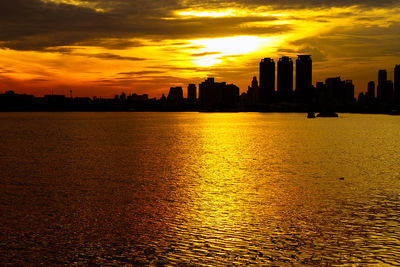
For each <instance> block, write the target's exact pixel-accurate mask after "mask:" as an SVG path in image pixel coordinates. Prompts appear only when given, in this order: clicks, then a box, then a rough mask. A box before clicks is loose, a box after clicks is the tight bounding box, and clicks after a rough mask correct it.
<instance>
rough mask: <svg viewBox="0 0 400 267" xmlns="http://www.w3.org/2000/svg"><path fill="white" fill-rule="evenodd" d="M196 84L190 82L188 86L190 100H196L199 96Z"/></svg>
mask: <svg viewBox="0 0 400 267" xmlns="http://www.w3.org/2000/svg"><path fill="white" fill-rule="evenodd" d="M196 90H197V88H196V85H195V84H192V83H191V84H189V85H188V88H187V98H188V100H189V102H195V101H196V98H197V93H196Z"/></svg>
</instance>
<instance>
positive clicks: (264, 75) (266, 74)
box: [259, 58, 275, 103]
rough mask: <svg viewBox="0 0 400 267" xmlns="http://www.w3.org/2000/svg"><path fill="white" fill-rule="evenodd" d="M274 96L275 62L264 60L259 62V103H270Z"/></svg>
mask: <svg viewBox="0 0 400 267" xmlns="http://www.w3.org/2000/svg"><path fill="white" fill-rule="evenodd" d="M274 94H275V62H274V60H273V59H272V58H264V59H262V60H261V62H260V91H259V101H260V102H261V103H268V102H272V100H273V98H274Z"/></svg>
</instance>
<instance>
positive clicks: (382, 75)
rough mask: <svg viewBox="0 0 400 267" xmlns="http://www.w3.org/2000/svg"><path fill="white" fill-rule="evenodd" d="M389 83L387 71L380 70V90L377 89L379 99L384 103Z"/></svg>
mask: <svg viewBox="0 0 400 267" xmlns="http://www.w3.org/2000/svg"><path fill="white" fill-rule="evenodd" d="M386 81H387V72H386V70H379V72H378V88H377V98H378V100H379V101H380V102H384V99H385V87H386Z"/></svg>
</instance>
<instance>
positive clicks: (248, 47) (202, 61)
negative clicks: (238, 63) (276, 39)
mask: <svg viewBox="0 0 400 267" xmlns="http://www.w3.org/2000/svg"><path fill="white" fill-rule="evenodd" d="M191 42H192V44H193V45H195V46H200V47H202V48H200V49H198V50H196V51H195V52H196V53H213V54H208V55H207V54H205V55H204V56H202V57H195V58H193V61H194V63H195V64H196V65H198V66H201V67H210V66H212V65H215V64H218V63H220V62H221V61H222V59H223V58H224V57H227V56H237V55H244V54H249V53H251V52H254V51H257V50H258V49H259V48H260V47H261V44H262V42H263V40H262V38H260V37H256V36H235V37H224V38H212V39H197V40H192V41H191Z"/></svg>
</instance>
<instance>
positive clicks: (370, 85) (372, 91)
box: [368, 81, 375, 99]
mask: <svg viewBox="0 0 400 267" xmlns="http://www.w3.org/2000/svg"><path fill="white" fill-rule="evenodd" d="M368 97H369V98H370V99H374V98H375V82H373V81H370V82H369V83H368Z"/></svg>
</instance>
